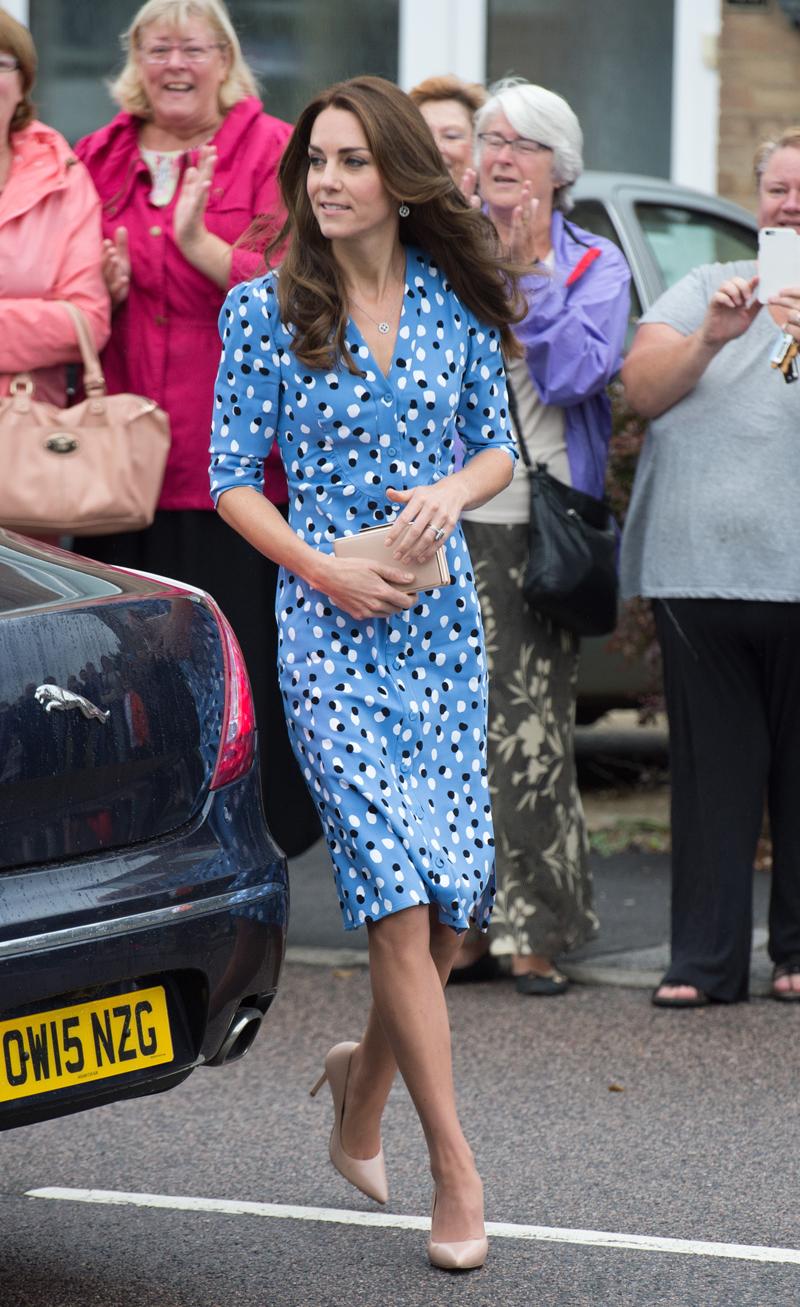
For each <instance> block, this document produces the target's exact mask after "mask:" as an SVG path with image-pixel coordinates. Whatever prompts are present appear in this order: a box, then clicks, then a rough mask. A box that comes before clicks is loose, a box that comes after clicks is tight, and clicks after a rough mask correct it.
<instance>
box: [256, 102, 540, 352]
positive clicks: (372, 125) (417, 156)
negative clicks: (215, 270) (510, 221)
mask: <svg viewBox="0 0 800 1307" xmlns="http://www.w3.org/2000/svg"><path fill="white" fill-rule="evenodd" d="M329 108H336V109H345V110H347V111H348V112H349V113H352V114H354V115H355V117H356V118H357V119H358V121H359V122H360V123H361V126H362V128H363V130H364V135H365V136H366V138H367V143H368V145H369V149H370V153H371V154H372V157H373V159H374V161H375V165H376V167H377V169H378V171H379V173H380V175H381V179H382V181H383V184H384V186H385V187H386V190H387V191H388V193H389V194H390V195H391V196H392V197H393V198H394V199H396V200H397V201H398V204H399V203H400V202H401V201H405V203H406V204H408V205H409V207H410V209H411V212H410V214H409V216H408V217H406V218H401V219H400V239H401V241H402V242H403V244H404V245H418V246H420V248H421V249H423V250H424V251H425V253H426V254H428V255H430V256H431V258H432V259H433V261H434V262H435V263H436V264H437V265H438V267H439V268H440V269H441V271H442V272H443V273H444V275H445V276H446V277H447V279H448V281H449V282H450V284H451V286H452V287H453V290H454V291H455V293H456V295H457V296H458V298H459V299H460V300H461V302H462V304H464V305H465V306H466V308H468V309H470V310H471V311H472V312H473V313H474V315H475V317H476V318H477V319H478V320H479V321H480V322H482V323H484V324H485V325H486V326H490V327H495V328H497V330H498V331H499V333H500V337H501V340H502V343H503V347H504V349H505V352H506V354H508V355H511V356H515V355H517V354H519V352H520V348H519V345H518V343H517V341H516V339H515V337H514V336H513V334H512V332H511V325H512V324H513V323H515V322H519V321H520V319H521V318H522V317H523V316H524V312H525V309H524V305H523V303H522V301H521V298H520V297H519V296H518V293H517V278H518V276H519V275H520V274H521V272H522V271H523V270H522V269H521V268H518V267H516V266H515V265H513V264H512V263H511V262H510V261H509V260H508V259H507V258H506V257H505V255H504V254H503V252H502V250H501V248H500V244H499V242H498V239H497V234H496V232H495V229H494V227H493V226H492V224H491V222H490V221H489V219H488V218H486V217H485V216H484V215H483V214H482V213H481V212H480V211H479V210H477V209H474V208H472V207H471V206H470V205H469V204H468V203H467V201H466V200H465V199H464V197H463V196H462V194H461V192H460V191H459V190H458V188H457V187H456V186H455V185H454V183H453V181H452V178H451V177H450V174H449V173H448V171H447V169H446V168H445V166H444V163H443V161H442V157H441V155H440V154H439V151H438V149H437V147H436V143H435V142H434V139H433V137H432V136H431V133H430V130H429V128H428V125H427V123H426V122H425V119H424V118H423V117H422V114H421V113H420V111H419V109H418V108H417V107H416V105H415V104H413V103H412V102H411V100H410V99H409V98H408V96H407V95H405V94H404V92H403V91H401V90H399V88H398V87H397V86H395V85H394V84H393V83H392V82H387V81H384V79H383V78H381V77H354V78H352V79H351V80H350V81H347V82H339V83H337V84H336V85H335V86H331V87H329V88H328V90H327V91H323V92H322V93H321V94H320V95H318V96H317V97H316V99H315V100H312V102H311V103H310V104H309V105H307V107H306V108H305V109H304V110H303V112H302V113H301V115H300V117H299V119H298V121H297V125H296V127H295V129H294V132H293V134H292V136H291V139H290V140H289V143H288V145H287V147H286V150H285V152H284V155H283V158H282V160H281V164H280V169H279V172H278V181H279V184H280V189H281V194H282V196H283V203H284V206H285V209H286V214H287V217H286V221H285V223H284V224H283V227H282V228H281V230H280V231H279V232H278V233H277V235H276V234H275V228H274V224H271V223H270V220H269V219H268V218H265V219H263V220H261V221H260V223H257V224H256V225H255V226H254V228H251V230H250V232H248V234H247V237H246V241H247V244H249V245H253V244H254V243H256V244H257V243H258V239H259V236H260V237H261V238H262V240H263V238H264V237H265V236H266V237H267V238H268V240H269V243H268V245H267V250H266V256H265V257H266V259H267V263H268V264H269V263H270V261H271V260H272V259H273V257H276V256H279V255H282V258H281V259H280V264H281V275H280V277H279V279H278V300H279V304H280V309H281V317H282V318H283V321H284V322H287V323H291V324H292V327H293V329H294V333H295V335H294V351H295V354H296V355H297V357H298V358H299V359H300V360H301V361H302V362H303V363H306V364H307V365H308V366H309V367H312V368H323V367H331V366H337V365H338V364H339V363H340V362H342V361H344V363H345V365H346V366H347V368H348V369H349V371H351V372H356V373H357V372H358V368H357V367H356V365H355V363H354V362H353V360H352V358H351V356H350V351H349V350H348V349H346V348H345V328H346V324H347V293H346V290H345V285H344V279H343V277H342V273H341V270H340V268H339V265H338V264H337V262H336V259H335V258H334V255H333V249H332V246H331V242H330V241H329V240H328V239H327V238H326V237H325V236H323V235H322V232H321V231H320V229H319V224H318V223H317V220H316V218H315V217H314V213H313V210H312V208H311V203H310V201H309V198H308V193H307V191H306V176H307V174H308V166H309V163H308V146H309V141H310V138H311V131H312V128H313V126H314V123H315V122H316V120H317V118H318V117H319V115H320V114H321V113H322V111H323V110H324V109H329ZM287 242H288V248H287ZM284 250H285V251H286V252H285V253H283V251H284Z"/></svg>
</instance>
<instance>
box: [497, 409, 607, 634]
mask: <svg viewBox="0 0 800 1307" xmlns="http://www.w3.org/2000/svg"><path fill="white" fill-rule="evenodd" d="M508 407H509V410H510V412H511V418H512V421H513V423H514V427H515V429H516V431H517V432H518V440H517V444H518V447H519V451H520V453H521V455H522V460H523V462H524V464H525V467H526V469H527V473H528V484H529V487H530V519H529V522H528V564H527V567H526V569H525V577H524V580H523V583H522V593H523V595H524V596H525V599H526V601H527V603H528V604H529V605H530V606H531V608H533V609H535V610H536V612H537V613H541V614H542V616H543V617H549V618H550V620H551V621H553V622H555V624H556V625H557V626H562V627H564V628H565V629H566V630H567V631H572V632H573V634H574V635H608V634H609V633H610V632H611V631H613V630H614V627H615V626H616V624H617V529H616V526H615V523H614V518H613V515H612V513H611V510H610V508H609V506H608V504H607V503H606V501H605V500H604V499H595V498H594V496H593V495H587V494H585V493H584V492H583V491H582V490H575V489H573V487H572V486H567V485H564V483H563V482H562V481H558V480H557V479H556V477H554V476H551V475H550V473H549V472H548V470H547V465H546V464H545V463H537V464H536V465H535V466H534V465H533V463H532V462H531V459H530V455H529V454H528V451H527V449H526V448H525V436H524V433H523V431H522V427H521V426H520V422H519V411H518V409H517V402H516V396H515V395H514V392H513V391H512V389H511V386H510V384H509V387H508Z"/></svg>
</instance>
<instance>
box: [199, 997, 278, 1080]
mask: <svg viewBox="0 0 800 1307" xmlns="http://www.w3.org/2000/svg"><path fill="white" fill-rule="evenodd" d="M263 1017H264V1013H263V1012H260V1011H259V1009H258V1008H257V1007H240V1008H239V1010H238V1012H237V1013H236V1015H235V1017H234V1018H233V1021H232V1022H231V1024H230V1026H229V1027H228V1033H227V1035H226V1036H225V1038H224V1039H223V1041H222V1043H221V1044H220V1046H219V1048H218V1049H217V1052H216V1053H215V1054H214V1056H213V1057H210V1058H209V1059H208V1061H207V1062H206V1066H223V1065H227V1064H228V1063H229V1062H236V1061H238V1059H239V1058H240V1057H244V1055H245V1053H247V1052H248V1051H249V1049H250V1045H251V1044H252V1042H253V1040H254V1039H255V1037H256V1035H257V1034H258V1031H259V1027H260V1025H261V1022H262V1020H263Z"/></svg>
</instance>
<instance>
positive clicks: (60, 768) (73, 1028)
mask: <svg viewBox="0 0 800 1307" xmlns="http://www.w3.org/2000/svg"><path fill="white" fill-rule="evenodd" d="M254 746H255V720H254V713H253V704H252V699H251V694H250V686H249V682H248V678H247V672H246V669H245V666H244V661H243V659H242V655H241V651H240V649H239V646H238V644H237V642H236V639H235V637H234V635H233V632H232V630H231V628H230V626H229V625H228V623H227V622H226V620H225V618H224V617H223V615H222V613H221V612H220V610H219V608H217V606H216V605H215V604H214V602H213V600H211V599H210V598H209V596H208V595H205V594H203V593H202V592H200V591H195V590H192V589H191V588H190V587H187V586H183V585H180V584H178V583H175V582H171V581H168V580H164V579H162V578H155V577H149V576H145V575H142V574H140V573H134V572H128V571H123V570H119V569H115V568H109V567H105V566H103V565H101V564H98V563H94V562H90V561H88V560H86V559H82V558H80V557H78V556H77V555H74V554H70V553H65V552H63V551H61V550H58V549H54V548H50V547H49V546H47V545H44V544H36V543H34V542H33V541H31V540H28V539H26V538H24V537H22V536H16V535H12V534H10V533H8V532H5V531H1V530H0V1129H4V1128H8V1127H10V1126H16V1125H22V1124H26V1123H28V1122H31V1121H37V1120H42V1119H44V1118H46V1117H52V1116H57V1115H61V1114H63V1113H67V1112H76V1111H79V1110H81V1109H83V1108H87V1107H92V1106H95V1105H97V1104H99V1103H106V1102H110V1101H112V1100H114V1099H120V1098H129V1097H134V1096H137V1095H140V1094H148V1093H153V1092H156V1091H158V1090H163V1089H169V1088H171V1087H172V1086H173V1085H177V1084H179V1083H180V1081H182V1080H184V1079H185V1078H186V1076H188V1075H189V1073H190V1072H191V1071H192V1070H193V1069H194V1068H195V1067H196V1066H199V1065H202V1064H206V1065H220V1064H221V1063H223V1062H225V1061H229V1060H232V1059H233V1058H235V1057H237V1056H241V1054H242V1053H244V1052H246V1051H247V1049H248V1048H249V1046H250V1043H251V1042H252V1039H253V1037H254V1036H255V1034H256V1032H257V1030H258V1027H259V1025H260V1022H261V1019H262V1017H263V1015H264V1013H265V1012H266V1011H267V1008H268V1007H269V1005H270V1003H271V1002H272V1000H273V998H274V996H275V992H276V988H277V984H278V976H279V972H280V968H281V962H282V959H283V953H284V945H285V936H286V921H287V911H288V888H287V877H286V862H285V858H284V856H283V854H282V853H281V851H280V850H279V849H278V848H277V846H276V845H275V844H274V842H273V840H272V838H271V836H270V833H269V831H268V829H267V826H266V823H265V820H264V815H263V810H262V806H261V798H260V784H259V776H258V760H257V754H256V752H255V747H254Z"/></svg>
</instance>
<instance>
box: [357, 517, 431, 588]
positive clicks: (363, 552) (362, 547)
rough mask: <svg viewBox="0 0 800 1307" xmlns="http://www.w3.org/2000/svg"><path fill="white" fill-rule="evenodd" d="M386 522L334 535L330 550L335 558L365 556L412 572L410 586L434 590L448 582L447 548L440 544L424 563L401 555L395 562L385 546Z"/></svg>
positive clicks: (373, 561) (374, 561)
mask: <svg viewBox="0 0 800 1307" xmlns="http://www.w3.org/2000/svg"><path fill="white" fill-rule="evenodd" d="M388 530H389V527H388V526H368V527H367V528H366V529H365V530H364V531H359V532H357V534H356V535H351V536H337V537H336V539H335V540H334V542H333V552H334V553H335V555H336V557H337V558H366V559H367V560H368V561H369V562H372V563H390V564H391V565H392V566H394V567H402V568H405V569H406V570H407V571H409V572H413V573H414V581H413V583H412V587H410V588H413V589H414V590H438V589H439V588H440V587H441V586H444V585H450V583H451V576H450V570H449V568H448V566H447V552H446V550H445V549H444V546H442V548H441V549H437V550H436V553H435V554H434V555H433V558H431V559H430V560H429V561H428V562H427V563H412V562H409V560H408V559H406V558H404V559H402V560H400V561H399V562H398V561H397V560H396V559H395V558H394V557H393V556H392V552H391V550H390V549H387V548H386V543H385V542H386V533H387V531H388Z"/></svg>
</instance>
